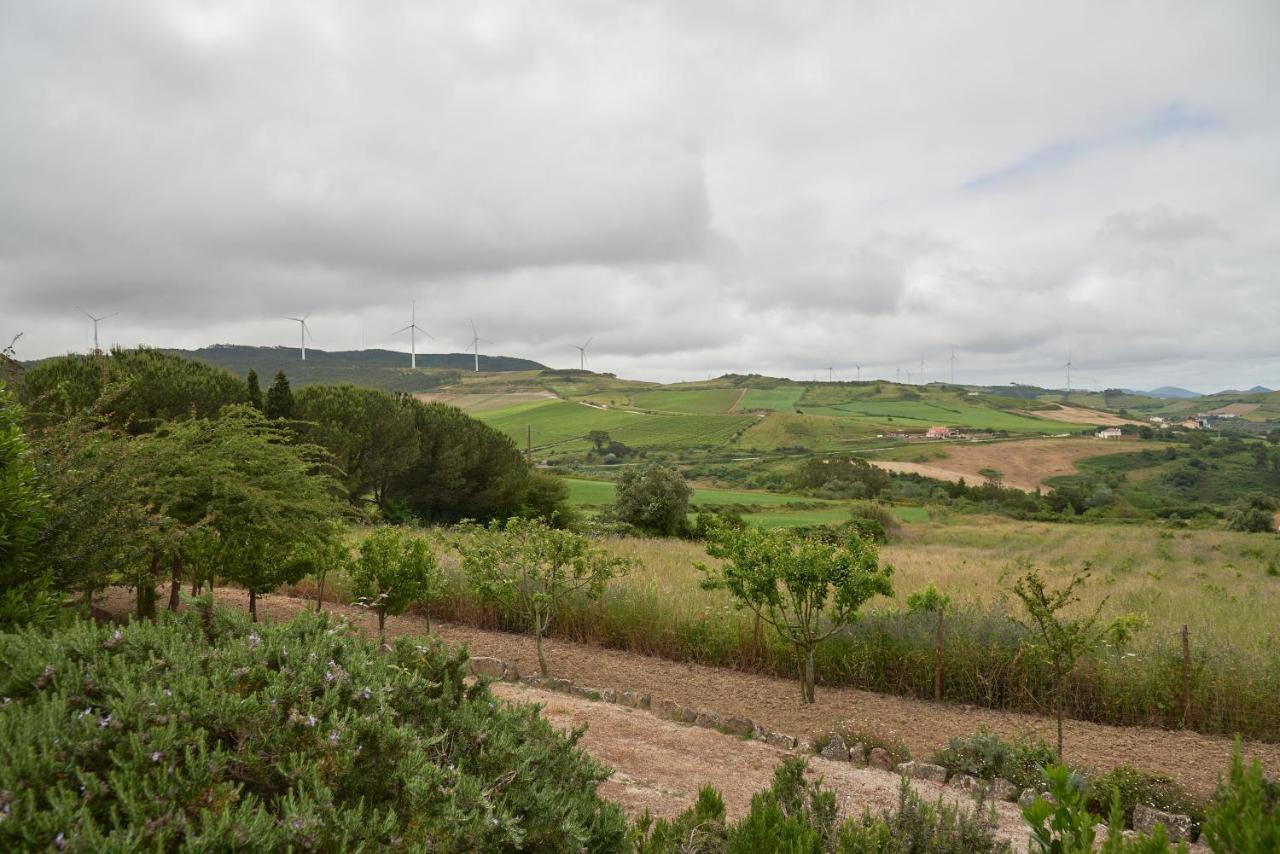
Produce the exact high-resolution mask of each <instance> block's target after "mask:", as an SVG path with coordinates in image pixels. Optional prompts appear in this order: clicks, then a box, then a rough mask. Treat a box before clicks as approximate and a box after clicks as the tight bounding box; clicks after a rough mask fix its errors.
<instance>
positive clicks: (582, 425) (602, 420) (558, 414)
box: [476, 400, 752, 452]
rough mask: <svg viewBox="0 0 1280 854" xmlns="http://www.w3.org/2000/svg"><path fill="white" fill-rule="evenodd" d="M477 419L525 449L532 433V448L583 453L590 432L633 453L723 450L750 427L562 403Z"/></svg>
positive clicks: (721, 419)
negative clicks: (605, 436)
mask: <svg viewBox="0 0 1280 854" xmlns="http://www.w3.org/2000/svg"><path fill="white" fill-rule="evenodd" d="M476 417H477V418H479V419H480V420H481V421H484V422H485V423H487V424H489V425H490V426H491V427H494V428H496V429H498V430H501V431H502V432H503V433H506V434H507V435H508V436H510V437H511V438H512V439H514V440H515V442H516V444H518V445H521V446H523V445H524V444H525V441H526V439H527V437H528V431H529V430H530V429H531V428H532V431H533V446H534V448H535V449H551V448H554V449H556V450H557V451H562V452H563V451H585V450H587V449H589V448H590V447H591V443H590V442H588V441H587V440H586V439H585V438H583V437H585V436H586V434H587V433H589V432H591V431H592V430H603V431H605V432H607V433H608V434H609V436H610V437H611V438H612V439H614V440H616V441H619V442H622V443H623V444H625V445H628V446H630V447H632V448H654V447H662V448H697V447H711V446H715V445H721V444H724V443H725V442H727V441H728V440H729V439H730V438H732V437H733V436H734V435H735V434H736V433H738V432H739V431H741V430H742V429H744V428H745V427H747V426H748V425H749V424H751V423H752V419H751V417H750V416H744V415H652V414H645V413H640V412H629V411H626V410H618V409H599V408H596V407H593V406H587V405H586V404H583V403H573V402H570V401H564V400H554V401H541V402H537V403H524V404H519V405H517V406H512V407H508V408H506V409H497V410H493V411H490V412H477V413H476Z"/></svg>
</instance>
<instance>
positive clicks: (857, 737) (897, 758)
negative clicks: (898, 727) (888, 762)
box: [810, 721, 911, 765]
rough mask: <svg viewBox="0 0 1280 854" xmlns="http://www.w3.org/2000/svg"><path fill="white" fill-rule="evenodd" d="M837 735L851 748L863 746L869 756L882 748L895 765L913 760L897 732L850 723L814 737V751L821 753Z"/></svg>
mask: <svg viewBox="0 0 1280 854" xmlns="http://www.w3.org/2000/svg"><path fill="white" fill-rule="evenodd" d="M835 735H838V736H840V738H841V739H842V740H843V741H844V743H845V744H846V745H848V746H849V747H853V746H854V745H855V744H861V745H862V746H863V747H864V748H865V749H866V751H867V753H868V754H870V753H871V751H872V750H873V749H875V748H877V747H879V748H881V749H882V750H884V751H885V752H886V753H888V754H889V758H890V759H892V760H893V764H894V765H900V764H902V763H903V762H907V761H910V759H911V750H910V748H908V747H907V743H906V742H905V741H903V740H902V736H900V735H898V734H897V733H896V732H885V731H884V730H882V729H877V728H874V727H871V728H868V727H865V726H859V725H856V724H852V723H849V722H848V721H844V722H841V723H839V724H837V725H836V727H835V729H833V730H828V731H826V732H823V733H819V734H817V735H814V736H812V737H811V738H810V743H811V744H813V746H814V750H816V751H817V752H818V753H821V752H822V748H824V747H826V746H827V743H828V742H830V741H831V737H832V736H835ZM863 758H864V759H865V758H866V757H865V756H864V757H863Z"/></svg>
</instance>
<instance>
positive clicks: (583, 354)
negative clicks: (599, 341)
mask: <svg viewBox="0 0 1280 854" xmlns="http://www.w3.org/2000/svg"><path fill="white" fill-rule="evenodd" d="M594 340H596V337H595V336H594V335H592V336H591V337H590V338H588V339H587V342H586V343H585V344H583V345H582V346H581V347H579V346H578V345H577V344H574V345H572V346H573V349H575V350H577V351H578V370H581V371H585V370H586V369H587V347H589V346H590V345H591V342H592V341H594Z"/></svg>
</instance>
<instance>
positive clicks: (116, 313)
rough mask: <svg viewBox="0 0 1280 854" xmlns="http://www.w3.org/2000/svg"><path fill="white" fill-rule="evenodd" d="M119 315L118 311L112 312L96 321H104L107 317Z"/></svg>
mask: <svg viewBox="0 0 1280 854" xmlns="http://www.w3.org/2000/svg"><path fill="white" fill-rule="evenodd" d="M119 313H120V312H118V311H113V312H111V313H110V314H107V315H103V316H102V317H99V318H98V319H99V320H106V319H107V318H108V317H115V316H116V315H118V314H119Z"/></svg>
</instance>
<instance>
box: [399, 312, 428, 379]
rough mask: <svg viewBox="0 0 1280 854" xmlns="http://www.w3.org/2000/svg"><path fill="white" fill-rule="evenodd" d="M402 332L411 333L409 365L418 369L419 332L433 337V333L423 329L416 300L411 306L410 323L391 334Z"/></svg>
mask: <svg viewBox="0 0 1280 854" xmlns="http://www.w3.org/2000/svg"><path fill="white" fill-rule="evenodd" d="M401 332H408V333H409V367H410V368H411V369H413V370H417V368H418V333H419V332H421V333H422V334H423V335H426V336H427V337H428V338H431V335H430V333H428V332H427V330H425V329H423V328H422V327H421V326H419V325H418V303H417V301H416V300H415V301H414V302H413V304H412V305H411V306H410V307H409V325H408V326H405V327H402V328H400V329H397V330H396V331H395V332H392V333H391V334H392V335H399V334H400V333H401ZM432 340H434V339H432Z"/></svg>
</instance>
